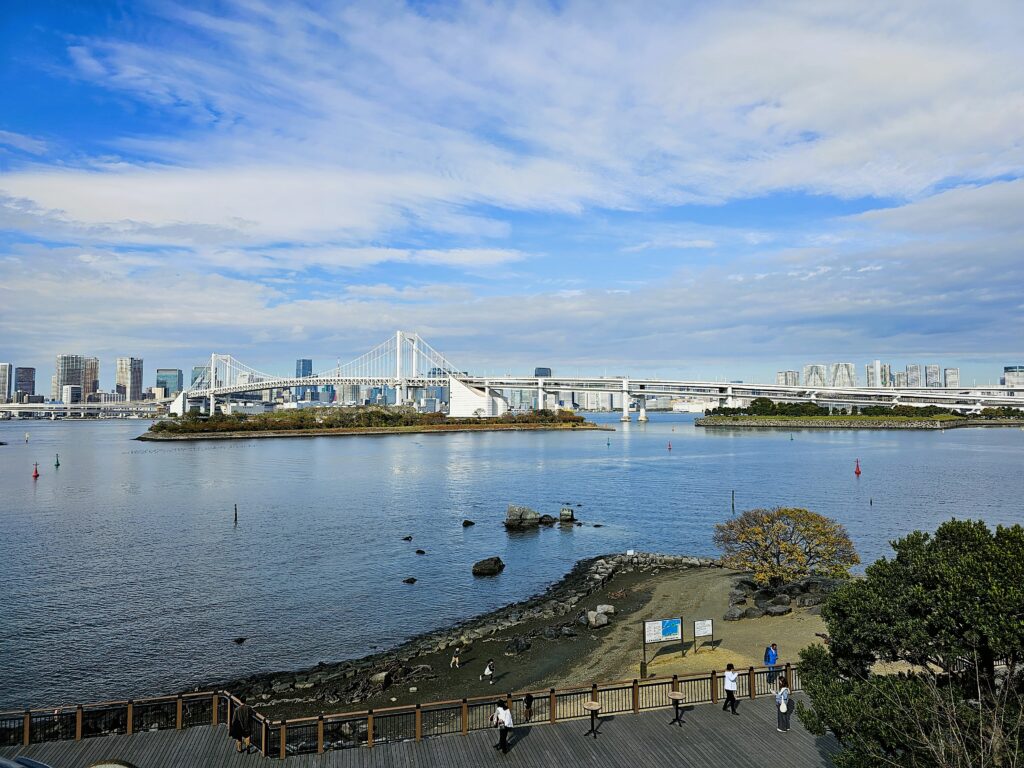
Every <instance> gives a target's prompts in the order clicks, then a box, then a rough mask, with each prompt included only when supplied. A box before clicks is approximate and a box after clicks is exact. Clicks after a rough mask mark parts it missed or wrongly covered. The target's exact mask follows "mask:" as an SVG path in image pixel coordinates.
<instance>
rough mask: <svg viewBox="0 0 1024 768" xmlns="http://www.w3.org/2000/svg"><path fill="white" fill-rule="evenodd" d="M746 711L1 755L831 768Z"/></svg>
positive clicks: (184, 737) (160, 763)
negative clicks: (301, 747)
mask: <svg viewBox="0 0 1024 768" xmlns="http://www.w3.org/2000/svg"><path fill="white" fill-rule="evenodd" d="M739 711H740V715H739V716H738V717H735V716H733V715H732V714H730V713H727V712H722V710H721V708H720V707H719V706H716V705H711V704H707V705H698V706H696V707H694V708H692V709H690V710H688V711H687V712H686V713H685V715H684V720H685V724H684V725H683V727H678V726H670V725H669V724H668V723H669V720H671V719H672V713H671V710H653V711H648V712H644V713H641V714H639V715H633V714H616V715H614V716H609V717H605V718H603V719H602V723H601V726H600V728H599V735H598V738H597V739H596V740H595V739H593V738H592V737H589V736H585V733H586V731H587V730H588V729H589V725H590V724H589V721H587V720H582V719H581V720H572V721H568V722H562V723H558V724H556V725H546V724H531V725H525V726H520V727H519V728H516V729H515V731H514V734H513V737H512V739H511V749H510V751H509V753H508V754H507V755H504V756H502V755H499V754H498V753H497V752H496V751H495V750H494V749H493V748H492V745H493V744H494V743H495V742H496V741H497V734H496V733H495V732H494V731H490V730H488V731H475V732H472V733H470V734H469V735H467V736H460V735H451V736H437V737H434V738H430V739H425V740H424V741H422V742H419V743H416V742H413V741H408V742H400V743H394V744H382V745H379V746H377V747H375V748H373V749H365V748H360V749H346V750H339V751H336V752H327V753H324V754H323V755H302V756H298V757H292V758H288V759H287V760H286V761H284V762H283V763H282V762H281V761H278V760H272V759H270V758H265V757H263V756H261V755H257V754H251V755H239V754H238V753H237V752H235V746H234V742H233V741H231V740H230V739H229V738H228V735H227V729H226V728H225V727H223V726H216V727H209V726H207V727H197V728H189V729H186V730H184V731H173V730H168V731H154V732H147V733H141V734H136V735H134V736H107V737H97V738H92V739H85V740H83V741H79V742H75V741H64V742H49V743H46V744H34V745H31V746H29V747H26V748H19V747H6V748H2V749H0V756H4V757H13V756H16V755H19V754H23V755H25V756H28V757H33V758H35V759H37V760H40V761H42V762H44V763H48V764H50V765H53V766H54V768H88V766H90V765H91V764H92V763H94V762H96V761H98V760H101V759H119V760H124V761H127V762H129V763H131V764H134V765H137V766H140V768H180V767H181V766H190V767H192V768H204V766H210V768H255V767H257V766H262V767H265V768H272V767H273V766H275V765H276V766H281V768H476V766H485V765H492V764H493V765H501V766H509V768H536V767H537V766H559V767H561V766H566V765H586V766H592V767H593V768H612V767H616V768H617V767H618V766H634V765H637V764H640V763H647V764H669V765H672V766H673V768H760V767H761V766H763V765H765V756H766V754H768V753H770V754H771V755H772V762H773V763H780V764H787V765H794V766H797V765H798V766H801V767H806V768H819V767H820V768H828V766H831V765H832V761H831V758H830V756H831V755H832V754H833V753H834V752H835V751H836V749H837V748H838V745H837V744H836V742H835V740H834V739H832V738H831V737H825V738H821V739H818V738H815V737H814V736H812V735H811V734H809V733H807V732H806V731H805V730H804V729H803V728H802V727H801V726H800V724H799V722H798V721H797V719H796V717H795V716H794V717H793V723H792V725H793V730H792V731H791V732H790V733H788V734H781V733H778V732H777V731H776V730H775V725H776V723H775V707H774V703H773V702H772V700H771V699H768V698H766V699H758V700H755V701H744V702H742V703H741V704H740V710H739Z"/></svg>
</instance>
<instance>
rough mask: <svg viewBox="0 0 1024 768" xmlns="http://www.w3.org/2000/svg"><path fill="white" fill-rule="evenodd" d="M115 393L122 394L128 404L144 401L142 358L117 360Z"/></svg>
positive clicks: (121, 358) (120, 358)
mask: <svg viewBox="0 0 1024 768" xmlns="http://www.w3.org/2000/svg"><path fill="white" fill-rule="evenodd" d="M116 366H117V367H116V370H115V374H114V391H115V392H120V393H121V394H122V395H124V396H125V398H126V399H127V400H128V402H135V401H136V400H141V399H142V358H138V357H119V358H117V363H116Z"/></svg>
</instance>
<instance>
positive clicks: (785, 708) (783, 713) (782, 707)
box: [775, 675, 793, 733]
mask: <svg viewBox="0 0 1024 768" xmlns="http://www.w3.org/2000/svg"><path fill="white" fill-rule="evenodd" d="M775 707H776V709H778V710H779V727H778V728H777V729H776V730H778V732H779V733H789V716H790V714H791V712H790V710H791V709H792V707H793V704H792V703H791V702H790V700H789V688H788V687H787V681H786V676H785V675H783V676H782V677H780V678H779V689H778V690H777V691H776V692H775Z"/></svg>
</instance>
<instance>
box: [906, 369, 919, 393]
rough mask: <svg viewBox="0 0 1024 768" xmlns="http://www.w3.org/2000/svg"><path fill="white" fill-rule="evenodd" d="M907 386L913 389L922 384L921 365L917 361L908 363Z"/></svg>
mask: <svg viewBox="0 0 1024 768" xmlns="http://www.w3.org/2000/svg"><path fill="white" fill-rule="evenodd" d="M907 386H908V387H910V388H911V389H913V388H915V387H920V386H921V366H920V365H918V364H917V363H910V364H909V365H907Z"/></svg>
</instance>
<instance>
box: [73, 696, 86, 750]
mask: <svg viewBox="0 0 1024 768" xmlns="http://www.w3.org/2000/svg"><path fill="white" fill-rule="evenodd" d="M84 719H85V712H84V711H83V709H82V705H81V704H79V705H78V706H77V707H75V741H81V740H82V720H84Z"/></svg>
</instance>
